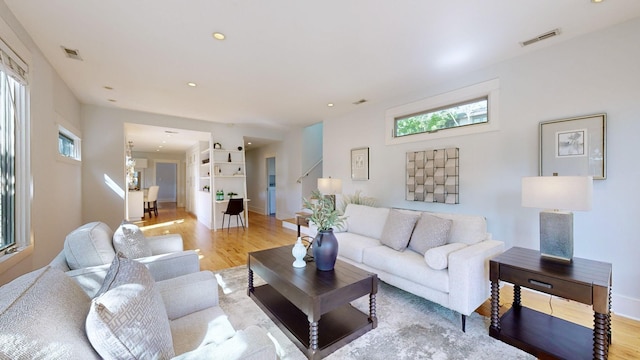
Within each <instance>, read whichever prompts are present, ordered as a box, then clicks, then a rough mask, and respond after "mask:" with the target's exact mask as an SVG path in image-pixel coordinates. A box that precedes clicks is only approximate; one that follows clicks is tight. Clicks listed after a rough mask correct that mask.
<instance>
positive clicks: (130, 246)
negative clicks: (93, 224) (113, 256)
mask: <svg viewBox="0 0 640 360" xmlns="http://www.w3.org/2000/svg"><path fill="white" fill-rule="evenodd" d="M113 248H114V249H115V251H116V252H121V253H122V254H123V255H124V256H126V257H127V258H129V259H139V258H142V257H147V256H151V255H152V253H151V246H150V245H149V241H148V240H147V238H146V237H145V236H144V234H143V233H142V230H140V228H139V227H138V226H137V225H136V224H132V223H130V222H128V221H123V222H122V224H120V226H118V229H116V231H115V233H113Z"/></svg>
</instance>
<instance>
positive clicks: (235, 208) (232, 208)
mask: <svg viewBox="0 0 640 360" xmlns="http://www.w3.org/2000/svg"><path fill="white" fill-rule="evenodd" d="M243 211H244V199H243V198H237V199H229V204H228V205H227V210H225V211H223V212H222V213H223V215H222V230H224V218H225V217H226V216H227V215H229V220H227V232H229V228H230V225H231V217H232V216H236V227H237V226H238V219H239V220H240V224H242V230H244V221H242V216H240V214H241V213H242V212H243Z"/></svg>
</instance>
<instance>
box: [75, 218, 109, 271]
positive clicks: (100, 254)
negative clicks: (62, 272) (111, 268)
mask: <svg viewBox="0 0 640 360" xmlns="http://www.w3.org/2000/svg"><path fill="white" fill-rule="evenodd" d="M112 239H113V230H111V228H110V227H109V226H108V225H107V224H105V223H103V222H99V221H95V222H90V223H88V224H84V225H82V226H80V227H79V228H77V229H75V230H73V231H72V232H70V233H69V235H67V237H66V239H65V240H64V255H65V258H66V260H67V265H68V266H69V269H71V270H75V269H82V268H86V267H90V266H97V265H104V264H109V263H110V262H111V261H112V260H113V257H114V256H116V253H115V251H113V244H112Z"/></svg>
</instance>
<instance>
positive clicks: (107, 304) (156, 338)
mask: <svg viewBox="0 0 640 360" xmlns="http://www.w3.org/2000/svg"><path fill="white" fill-rule="evenodd" d="M85 328H86V331H87V337H88V338H89V341H90V342H91V345H92V346H93V348H94V349H95V350H96V351H97V352H98V354H100V356H102V357H103V358H105V359H170V358H172V357H173V356H174V355H175V354H174V350H173V340H172V338H171V328H170V325H169V318H168V317H167V312H166V310H165V307H164V303H163V302H162V296H161V295H160V292H159V291H158V289H157V288H156V286H155V282H154V281H153V278H152V277H151V274H150V273H149V271H148V270H147V268H146V267H145V266H144V265H142V264H141V263H139V262H137V261H135V260H129V259H127V258H125V257H122V254H120V253H119V254H118V255H117V256H116V257H115V258H114V260H113V263H112V264H111V267H110V268H109V272H108V273H107V276H106V277H105V280H104V283H103V285H102V288H100V290H99V291H98V295H97V296H96V297H95V298H94V299H93V300H92V302H91V308H90V310H89V314H88V315H87V320H86V324H85Z"/></svg>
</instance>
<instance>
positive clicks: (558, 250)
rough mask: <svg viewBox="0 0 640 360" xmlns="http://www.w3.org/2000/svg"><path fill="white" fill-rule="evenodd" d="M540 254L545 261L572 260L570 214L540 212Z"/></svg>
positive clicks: (571, 222)
mask: <svg viewBox="0 0 640 360" xmlns="http://www.w3.org/2000/svg"><path fill="white" fill-rule="evenodd" d="M540 253H541V254H542V257H544V258H547V259H551V260H556V261H562V262H571V259H572V258H573V213H572V212H559V211H541V212H540Z"/></svg>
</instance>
